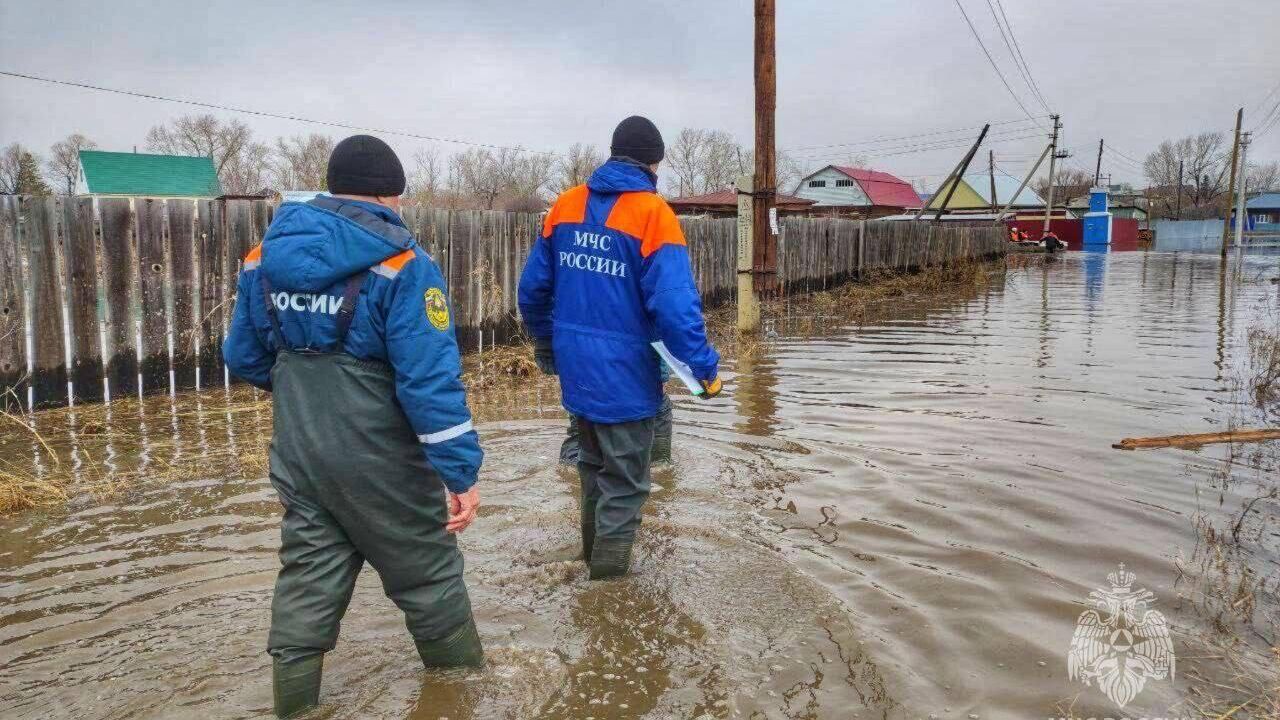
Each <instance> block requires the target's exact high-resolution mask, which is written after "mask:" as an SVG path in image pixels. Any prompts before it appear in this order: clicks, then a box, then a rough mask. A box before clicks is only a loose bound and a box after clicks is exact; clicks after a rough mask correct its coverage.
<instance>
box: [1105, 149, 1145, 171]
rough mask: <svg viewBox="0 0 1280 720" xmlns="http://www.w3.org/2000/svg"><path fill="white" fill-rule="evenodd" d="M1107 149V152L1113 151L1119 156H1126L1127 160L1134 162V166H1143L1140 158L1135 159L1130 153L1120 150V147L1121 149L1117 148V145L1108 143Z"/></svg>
mask: <svg viewBox="0 0 1280 720" xmlns="http://www.w3.org/2000/svg"><path fill="white" fill-rule="evenodd" d="M1105 150H1106V152H1109V153H1112V154H1113V155H1118V156H1120V157H1122V158H1124V159H1125V160H1128V161H1129V162H1131V163H1133V164H1134V166H1136V167H1138V168H1141V167H1142V166H1143V163H1142V161H1140V160H1135V159H1133V157H1132V156H1130V155H1128V154H1126V153H1123V152H1120V149H1119V148H1117V147H1116V146H1114V145H1112V144H1111V143H1107V146H1106V148H1105Z"/></svg>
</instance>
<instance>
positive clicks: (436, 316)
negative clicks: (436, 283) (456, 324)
mask: <svg viewBox="0 0 1280 720" xmlns="http://www.w3.org/2000/svg"><path fill="white" fill-rule="evenodd" d="M425 299H426V305H427V319H428V320H430V321H431V324H432V325H434V326H435V328H436V329H437V330H448V329H449V303H447V302H445V299H444V292H443V291H441V290H440V288H431V289H430V290H428V291H427V292H426V294H425Z"/></svg>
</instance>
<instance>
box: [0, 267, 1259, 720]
mask: <svg viewBox="0 0 1280 720" xmlns="http://www.w3.org/2000/svg"><path fill="white" fill-rule="evenodd" d="M1278 259H1280V258H1278V257H1277V256H1276V255H1257V256H1247V257H1245V258H1243V259H1237V258H1232V259H1231V260H1230V261H1228V264H1226V265H1225V266H1224V265H1222V264H1220V261H1219V259H1218V258H1217V257H1216V256H1209V255H1186V254H1177V255H1175V254H1160V253H1114V254H1091V253H1071V254H1068V255H1066V256H1064V257H1060V258H1057V259H1056V261H1054V262H1049V263H1043V262H1040V261H1039V260H1038V259H1037V260H1036V261H1034V262H1032V263H1030V264H1028V265H1026V266H1022V267H1017V268H1012V269H1009V270H1008V271H1007V272H995V273H993V274H992V275H991V277H990V280H989V282H988V283H986V284H983V285H974V286H966V287H963V288H950V289H948V290H946V291H945V292H941V293H920V294H914V295H904V296H899V297H892V298H887V299H884V300H881V301H878V302H877V303H875V304H873V305H871V306H869V307H867V308H865V309H863V308H856V309H854V308H849V307H841V306H840V305H839V304H838V303H822V304H817V303H815V304H807V303H805V302H804V301H800V300H794V301H792V303H790V304H789V305H788V306H787V312H785V313H782V314H781V315H779V316H778V317H776V318H775V319H774V320H773V321H772V334H771V336H770V337H769V339H767V341H766V342H764V343H763V344H762V345H760V346H759V347H757V348H754V349H753V350H752V351H751V352H749V353H743V354H741V355H740V356H739V357H737V358H734V359H731V361H730V362H728V364H727V368H726V372H725V373H724V375H725V377H726V379H727V380H728V382H727V387H728V391H727V392H726V393H725V395H723V396H722V397H721V398H720V399H718V400H715V401H711V402H702V401H698V400H696V399H694V398H691V397H689V396H687V395H680V396H677V397H676V407H677V410H676V440H675V459H674V462H673V463H672V464H671V465H670V466H667V467H662V468H660V469H658V470H656V472H655V476H654V482H655V485H656V487H655V493H654V495H653V497H652V500H651V501H650V504H649V507H648V511H647V515H646V518H645V523H644V526H643V528H642V529H641V535H640V542H639V545H638V547H637V551H636V554H635V557H634V561H633V570H634V571H635V572H634V575H632V576H631V577H629V578H627V579H625V580H623V581H620V582H610V583H589V582H587V581H586V577H585V575H586V573H585V570H584V568H583V566H582V565H581V563H576V562H573V561H572V560H570V559H569V558H571V557H572V554H573V552H574V551H575V550H576V545H577V532H578V529H577V510H576V504H575V499H574V495H575V493H576V488H577V479H576V474H575V473H574V471H573V470H572V469H571V468H567V467H562V466H560V465H558V464H557V462H556V458H557V453H558V448H559V443H560V440H561V438H562V437H563V433H564V429H565V417H564V415H563V412H562V411H561V410H560V409H559V405H558V401H557V396H556V391H555V387H554V385H553V384H552V383H549V382H546V381H542V380H536V379H528V380H518V381H508V380H495V381H493V382H492V383H490V384H489V385H488V387H486V388H485V389H484V390H483V393H484V397H476V398H475V399H474V400H473V405H474V406H475V407H476V410H477V419H478V420H482V421H484V422H483V424H482V425H481V427H480V432H481V438H482V442H483V443H484V446H485V450H486V453H487V456H486V464H485V468H484V470H483V471H482V476H481V486H480V487H481V492H482V496H483V500H484V506H483V507H482V510H481V517H480V518H479V519H478V520H477V521H476V523H475V524H474V525H473V526H472V528H471V529H470V530H468V531H467V532H466V533H465V534H464V535H463V536H462V538H461V540H460V544H461V546H462V548H463V550H464V553H465V555H466V561H467V581H468V584H469V587H470V590H471V597H472V602H473V605H474V607H475V611H476V617H477V622H478V624H479V628H480V633H481V636H482V638H483V641H484V643H485V646H486V650H487V653H488V658H489V663H488V666H487V668H486V669H485V670H483V671H478V672H454V673H443V674H442V673H424V672H423V671H422V670H421V667H420V663H419V661H418V658H417V655H416V652H415V650H414V647H413V644H412V642H411V640H410V638H409V636H408V634H407V633H406V632H405V630H404V625H403V621H402V617H401V615H400V613H399V612H398V611H397V610H396V608H395V607H394V606H393V605H392V603H391V602H390V601H389V600H387V599H386V598H385V597H384V596H383V594H382V590H381V586H380V584H379V583H378V580H377V577H376V575H375V574H374V573H373V572H372V571H371V570H367V571H366V572H365V573H364V574H363V575H362V577H361V579H360V582H359V584H358V586H357V590H356V594H355V598H354V599H353V601H352V604H351V609H350V611H349V612H348V614H347V616H346V621H345V622H344V626H343V633H342V638H341V640H340V641H339V644H338V647H337V649H336V650H335V651H334V652H332V653H330V655H329V657H328V658H327V660H326V662H325V671H326V674H325V685H324V690H323V692H322V696H321V699H322V702H323V707H322V708H321V709H320V710H319V711H317V712H316V713H315V714H314V717H322V718H414V719H421V720H427V719H430V720H436V719H438V718H448V719H449V720H459V719H461V718H503V717H506V718H532V717H539V718H544V717H545V718H597V719H602V718H640V717H644V718H762V719H763V718H853V717H858V718H882V717H883V718H926V717H930V718H932V717H937V718H1043V717H1050V716H1054V717H1056V716H1060V715H1068V714H1069V715H1074V716H1084V717H1088V716H1108V715H1118V714H1119V713H1120V710H1118V709H1117V707H1116V704H1115V703H1113V702H1112V701H1111V700H1109V699H1107V697H1106V696H1104V695H1103V694H1102V693H1101V692H1100V691H1099V689H1098V687H1096V686H1091V687H1086V686H1085V685H1083V684H1082V683H1080V682H1079V681H1073V680H1071V679H1070V678H1069V677H1068V664H1067V655H1068V650H1069V649H1070V647H1071V645H1072V637H1073V633H1074V632H1075V628H1076V621H1077V617H1078V616H1079V615H1080V614H1081V612H1082V610H1084V609H1085V608H1086V607H1087V603H1088V596H1089V593H1090V592H1091V591H1093V590H1095V589H1097V588H1105V587H1108V579H1107V576H1108V574H1109V573H1115V572H1117V571H1118V569H1119V566H1120V565H1121V564H1123V567H1124V571H1127V572H1131V573H1133V574H1134V575H1136V582H1135V584H1134V587H1135V588H1146V589H1148V590H1150V591H1152V592H1153V593H1154V599H1153V600H1152V601H1151V607H1152V609H1155V610H1159V611H1160V612H1162V613H1163V614H1164V616H1165V617H1166V618H1167V620H1168V625H1169V629H1170V634H1171V637H1172V641H1173V648H1174V650H1175V652H1176V653H1177V672H1176V674H1175V677H1174V678H1173V679H1172V680H1158V679H1153V680H1150V681H1148V682H1147V683H1146V685H1145V687H1144V689H1142V691H1141V693H1140V694H1138V696H1137V697H1136V699H1134V700H1133V701H1131V702H1130V703H1129V704H1128V705H1127V706H1126V707H1125V708H1124V710H1123V713H1124V714H1125V715H1128V716H1131V717H1139V716H1152V715H1154V716H1165V715H1168V716H1179V717H1201V716H1202V715H1201V713H1202V712H1204V713H1206V714H1207V713H1209V712H1211V711H1213V712H1225V711H1226V710H1229V709H1230V707H1231V705H1230V704H1228V705H1226V706H1225V707H1222V706H1220V705H1218V704H1217V703H1219V702H1231V703H1235V704H1238V703H1244V702H1246V701H1247V700H1249V696H1250V695H1253V694H1255V690H1253V689H1252V688H1254V687H1255V686H1254V685H1250V684H1249V683H1248V682H1245V681H1241V680H1239V679H1237V680H1236V681H1234V684H1232V682H1230V681H1229V679H1225V678H1224V677H1223V675H1230V672H1229V665H1230V664H1229V663H1228V662H1227V659H1226V656H1225V655H1224V654H1223V652H1224V651H1223V650H1222V649H1221V648H1222V645H1221V644H1220V643H1219V644H1215V642H1216V641H1215V640H1214V638H1222V637H1226V636H1228V635H1231V634H1236V635H1238V636H1239V637H1240V638H1242V639H1241V640H1240V641H1239V642H1241V643H1245V642H1247V643H1249V644H1250V646H1251V647H1253V648H1254V651H1255V652H1257V653H1261V654H1262V655H1261V657H1263V658H1265V653H1266V646H1267V644H1268V641H1269V642H1270V644H1272V645H1274V644H1275V643H1276V632H1277V626H1276V625H1275V624H1273V620H1274V618H1275V617H1276V615H1275V613H1276V612H1277V607H1278V606H1280V599H1278V598H1280V596H1278V595H1277V584H1276V583H1277V578H1278V577H1280V520H1277V515H1280V501H1277V500H1276V499H1274V498H1272V499H1267V498H1265V497H1263V498H1262V499H1261V500H1258V501H1257V502H1255V503H1254V504H1253V505H1251V506H1250V507H1249V510H1248V511H1242V508H1243V507H1244V506H1245V504H1246V503H1248V502H1249V501H1250V500H1252V499H1255V498H1258V497H1261V496H1262V495H1263V494H1264V493H1265V492H1266V489H1267V488H1268V487H1270V486H1274V485H1275V484H1277V476H1280V467H1277V465H1276V458H1277V457H1278V456H1280V441H1272V442H1271V443H1268V444H1260V445H1255V446H1251V447H1249V448H1243V447H1235V448H1234V449H1233V448H1232V446H1228V445H1213V446H1206V447H1203V448H1198V449H1166V450H1154V451H1141V452H1126V451H1121V450H1113V449H1112V448H1111V444H1112V443H1114V442H1117V441H1118V440H1120V439H1121V438H1124V437H1137V436H1149V435H1170V434H1178V433H1195V432H1210V431H1217V430H1223V429H1226V428H1228V427H1231V426H1236V425H1239V426H1256V425H1258V424H1259V422H1261V421H1263V420H1265V419H1266V418H1265V417H1264V416H1263V415H1262V414H1261V413H1263V411H1262V410H1259V409H1258V408H1256V407H1254V406H1252V405H1250V404H1249V403H1248V402H1247V399H1246V396H1247V395H1248V393H1247V392H1246V391H1245V389H1244V384H1245V380H1244V379H1243V378H1244V376H1245V375H1246V374H1247V372H1248V370H1247V365H1248V361H1249V332H1250V330H1251V329H1254V328H1257V327H1259V326H1263V327H1266V326H1268V324H1269V325H1270V327H1272V328H1274V327H1275V325H1276V318H1278V317H1280V285H1277V284H1275V283H1273V282H1271V279H1272V278H1275V277H1276V276H1277V274H1278V273H1280V263H1278ZM264 397H265V396H264ZM257 399H260V398H255V396H254V394H253V392H252V391H251V390H247V389H244V388H237V389H235V390H233V391H232V392H231V393H223V392H222V391H221V390H218V391H211V392H205V393H203V394H201V395H187V396H183V395H179V397H178V400H177V402H176V403H175V402H171V401H170V400H169V398H166V397H157V398H150V399H148V400H146V401H145V402H144V403H143V404H141V405H139V404H138V403H136V402H124V403H118V404H117V405H116V406H115V407H113V408H112V409H111V416H110V417H109V418H107V419H106V420H105V421H104V420H103V419H102V412H101V411H98V410H92V409H86V408H81V409H79V410H75V409H72V410H62V411H56V412H50V413H46V414H42V415H37V416H36V417H35V421H34V424H35V428H34V429H35V431H36V432H37V433H38V435H37V434H36V433H33V432H30V431H28V430H27V429H25V428H22V427H20V426H17V425H13V424H11V425H10V426H9V427H7V428H5V429H3V430H0V432H2V433H3V434H2V435H0V454H2V455H3V457H4V463H5V466H6V467H8V468H11V469H12V468H15V467H24V468H26V469H27V471H28V472H30V473H32V475H33V477H37V478H38V476H39V474H40V472H43V471H49V472H52V471H53V469H54V468H53V464H54V463H55V462H56V463H57V468H58V470H59V471H63V470H68V469H69V470H71V471H74V472H75V473H77V474H79V475H80V476H82V478H83V481H84V483H85V484H87V485H92V486H103V485H107V484H110V482H111V481H110V478H112V477H115V476H117V475H118V474H120V473H126V474H127V473H134V474H136V475H138V476H139V477H141V478H143V479H147V478H151V480H150V481H144V482H141V483H138V484H136V485H133V486H130V487H126V488H121V489H120V490H119V491H118V492H115V493H111V494H106V495H101V496H99V495H93V494H85V495H83V496H79V497H73V498H72V499H71V500H70V502H69V503H67V504H66V506H65V507H63V506H61V505H59V506H58V507H56V508H45V509H36V510H27V511H20V512H17V513H13V514H11V515H9V516H6V517H0V668H2V670H0V717H4V718H14V719H15V720H16V719H18V718H174V717H199V718H202V719H203V720H217V719H221V718H249V717H263V716H267V715H269V713H270V709H271V686H270V660H269V658H268V656H267V654H266V652H265V646H266V631H267V622H268V617H269V603H270V595H271V589H272V583H273V580H274V573H275V569H276V568H277V566H278V562H277V559H276V555H275V551H276V547H277V545H278V529H277V525H278V514H279V506H278V503H277V502H276V500H275V496H274V493H273V491H272V489H271V487H270V485H269V483H268V482H267V480H266V477H265V474H266V473H265V468H264V467H263V466H262V462H261V459H260V458H261V453H262V450H263V448H264V445H265V442H266V439H267V438H268V437H269V435H270V421H271V419H270V411H269V408H268V407H267V406H266V405H265V404H264V403H261V402H256V400H257ZM1271 421H1272V423H1273V424H1274V423H1275V418H1274V417H1272V418H1271ZM337 441H339V440H338V439H335V442H337ZM45 443H47V444H48V446H46V444H45ZM50 451H52V452H53V454H52V455H51V454H50ZM55 457H56V460H55ZM156 478H159V479H156ZM1242 512H1243V517H1242ZM1237 521H1238V522H1237ZM1224 529H1225V530H1224ZM1223 532H1225V533H1226V534H1227V535H1230V536H1231V537H1232V540H1233V541H1235V544H1236V545H1239V546H1242V547H1244V548H1245V551H1244V552H1243V553H1242V554H1239V555H1237V556H1236V558H1237V565H1236V566H1234V567H1235V569H1234V570H1227V569H1222V568H1220V567H1219V566H1218V565H1215V564H1214V563H1213V559H1212V558H1209V556H1208V555H1206V553H1210V554H1212V553H1213V552H1220V551H1219V550H1215V547H1213V546H1212V543H1208V542H1207V541H1206V537H1208V536H1212V538H1216V539H1218V540H1220V539H1221V536H1222V534H1223ZM1206 558H1208V559H1206ZM1215 568H1217V569H1219V570H1221V572H1238V573H1240V575H1241V577H1242V578H1244V580H1243V581H1242V582H1244V583H1246V585H1248V586H1249V587H1251V588H1252V590H1251V591H1250V597H1251V598H1252V600H1251V601H1250V602H1251V603H1252V604H1251V605H1249V606H1248V608H1247V609H1248V610H1249V613H1248V615H1249V617H1248V618H1247V619H1248V620H1249V621H1250V622H1248V623H1246V622H1244V618H1243V613H1242V611H1241V607H1240V606H1239V605H1236V606H1234V609H1233V610H1231V611H1227V612H1223V611H1222V609H1221V608H1220V607H1219V606H1218V605H1217V603H1218V599H1217V598H1216V596H1215V595H1214V593H1213V591H1212V590H1209V589H1206V588H1207V587H1209V585H1210V584H1212V582H1213V579H1212V577H1210V576H1211V575H1212V573H1211V572H1210V571H1211V570H1213V569H1215ZM1242 602H1243V601H1242ZM1228 606H1231V603H1230V602H1228ZM1215 612H1216V615H1215ZM1242 647H1243V646H1242ZM1242 647H1241V648H1238V649H1239V651H1240V652H1243V649H1242ZM1264 668H1265V666H1264ZM1215 683H1216V684H1217V685H1219V686H1222V685H1226V686H1230V687H1231V688H1233V689H1232V690H1231V692H1228V691H1227V690H1223V689H1222V688H1219V689H1218V690H1216V691H1215V690H1213V689H1211V687H1210V686H1211V685H1212V684H1215ZM1261 687H1262V688H1263V689H1264V691H1265V689H1266V688H1268V687H1275V684H1274V682H1273V684H1271V685H1269V686H1268V685H1265V684H1264V685H1263V686H1261ZM1215 692H1217V693H1219V694H1218V695H1215V694H1214V693H1215ZM1232 692H1233V693H1234V694H1231V693H1232ZM1253 707H1255V706H1245V708H1244V712H1240V713H1238V714H1237V715H1236V716H1235V717H1262V716H1263V715H1262V714H1261V713H1260V711H1256V710H1253V709H1252V708H1253ZM1218 708H1221V709H1218ZM1250 713H1252V714H1250Z"/></svg>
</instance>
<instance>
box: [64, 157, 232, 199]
mask: <svg viewBox="0 0 1280 720" xmlns="http://www.w3.org/2000/svg"><path fill="white" fill-rule="evenodd" d="M80 165H81V166H82V167H83V168H84V179H85V183H86V184H87V185H88V186H89V192H90V193H93V194H97V195H150V196H156V197H217V196H218V195H220V194H221V187H220V185H219V183H218V172H217V171H216V170H215V169H214V167H213V158H209V157H188V156H185V155H148V154H145V153H124V152H105V151H102V150H81V151H80Z"/></svg>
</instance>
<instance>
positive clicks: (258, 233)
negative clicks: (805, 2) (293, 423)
mask: <svg viewBox="0 0 1280 720" xmlns="http://www.w3.org/2000/svg"><path fill="white" fill-rule="evenodd" d="M274 212H275V207H274V205H272V204H271V203H268V202H266V201H259V200H186V199H168V200H165V199H151V198H92V197H67V198H63V197H57V198H37V197H28V196H0V393H3V397H2V398H0V407H5V408H12V409H17V408H21V409H26V410H30V409H32V408H37V407H44V406H54V405H63V404H66V403H68V402H77V401H78V402H93V401H100V400H104V399H105V400H110V399H111V398H113V397H114V398H119V397H121V396H126V395H141V394H143V393H154V392H169V393H173V392H175V391H177V390H185V389H200V388H202V387H209V386H210V385H224V384H226V383H229V382H231V378H230V377H229V376H228V374H227V372H226V369H225V367H224V366H223V364H222V358H221V345H222V337H223V335H224V333H225V332H226V328H227V324H228V322H229V321H230V318H231V311H232V308H233V306H234V302H235V288H236V275H237V273H238V272H239V267H240V262H241V258H243V257H244V255H245V254H246V253H247V252H248V251H249V249H250V248H252V247H253V245H254V244H256V243H257V242H259V240H260V239H261V237H262V234H263V231H264V230H265V229H266V227H267V225H268V224H269V223H270V222H271V218H272V216H273V214H274ZM404 219H405V222H406V224H407V225H408V226H409V228H410V229H411V230H412V231H413V233H414V235H415V236H416V237H417V238H418V239H419V241H420V243H421V244H422V246H423V247H424V248H425V249H426V250H427V252H429V253H430V254H431V256H432V257H433V258H435V260H436V262H437V263H438V264H439V265H440V268H441V270H442V271H443V272H444V274H445V276H446V278H447V279H448V286H449V294H450V300H451V303H452V305H453V312H454V317H455V324H456V327H457V331H458V339H459V343H460V344H461V345H462V347H463V349H464V350H465V351H472V350H475V349H477V348H482V347H483V346H484V345H486V344H492V343H494V342H499V343H500V342H505V341H508V340H510V339H511V338H512V337H513V336H515V335H516V334H518V333H519V330H520V326H519V318H518V314H517V312H516V297H515V295H516V286H517V284H518V280H519V276H520V270H521V268H522V267H523V265H524V259H525V256H526V255H527V254H528V252H529V247H530V245H531V244H532V242H533V240H534V238H535V237H536V236H537V233H538V231H539V229H540V228H541V216H539V215H535V214H529V213H508V212H496V211H495V212H485V211H449V210H439V209H431V208H406V210H405V211H404ZM681 225H682V226H683V228H684V232H685V236H686V238H687V239H688V242H689V251H690V255H691V257H692V260H693V267H694V273H695V276H696V278H697V281H698V287H699V288H700V289H701V291H702V294H703V297H704V300H705V302H706V304H707V305H708V306H714V305H716V304H719V303H723V302H727V301H732V299H733V296H734V294H735V292H736V289H737V275H736V258H737V225H736V222H735V221H734V220H733V219H723V218H721V219H713V218H682V220H681ZM1004 251H1005V241H1004V234H1003V231H1002V230H997V229H989V228H974V227H956V228H952V227H947V226H945V225H943V226H933V225H929V224H926V223H910V222H893V223H890V222H858V221H853V220H840V219H829V218H784V219H783V220H782V226H781V235H780V237H779V264H780V266H779V274H780V278H781V281H782V283H783V287H784V288H785V290H786V291H787V292H803V291H808V290H814V289H821V288H824V287H828V286H833V285H836V284H839V283H842V282H846V281H848V280H851V279H854V278H856V277H857V276H858V275H859V273H864V272H867V271H873V270H878V269H903V270H906V269H915V268H919V267H924V266H928V265H936V264H941V263H945V262H948V261H951V260H956V259H962V258H974V257H983V256H992V255H997V254H1002V253H1003V252H1004Z"/></svg>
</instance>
